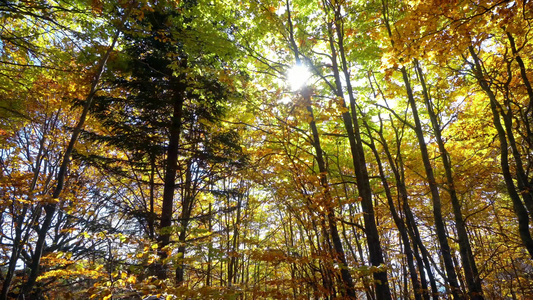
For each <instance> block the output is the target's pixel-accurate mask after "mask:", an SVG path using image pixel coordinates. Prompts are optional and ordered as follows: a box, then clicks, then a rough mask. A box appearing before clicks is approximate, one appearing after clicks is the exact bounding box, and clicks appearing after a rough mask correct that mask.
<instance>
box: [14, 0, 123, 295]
mask: <svg viewBox="0 0 533 300" xmlns="http://www.w3.org/2000/svg"><path fill="white" fill-rule="evenodd" d="M132 8H133V5H132V4H130V5H129V7H128V8H127V9H126V11H125V13H124V15H123V16H122V19H121V22H120V24H121V26H123V24H125V22H126V20H127V19H128V17H129V15H130V13H131V10H132ZM120 32H121V28H119V29H118V30H117V32H116V33H115V35H114V36H113V41H112V42H111V45H110V46H109V48H108V49H107V51H106V53H105V54H104V55H103V56H102V58H101V59H100V61H99V63H98V67H97V70H96V74H95V76H94V78H93V80H92V82H91V89H90V91H89V94H88V95H87V97H86V98H85V103H84V105H83V110H82V113H81V115H80V119H79V120H78V123H77V124H76V126H75V127H74V130H73V132H72V135H71V137H70V141H69V143H68V146H67V148H66V149H65V153H64V154H63V157H62V161H61V166H60V167H59V171H58V173H57V177H56V187H55V188H54V190H53V193H52V197H51V198H52V199H51V200H50V202H49V203H48V204H46V205H45V206H44V211H45V213H46V216H45V218H44V221H43V223H42V225H41V228H40V229H38V230H37V235H38V237H37V243H36V244H35V250H34V252H33V258H32V261H31V263H30V264H29V268H30V275H29V276H28V280H27V281H26V283H25V284H24V286H23V288H22V292H21V293H20V294H19V296H18V299H21V300H23V299H25V298H27V297H30V294H29V293H30V292H31V291H32V289H33V287H34V285H35V282H36V280H37V277H39V273H40V265H41V258H42V256H43V252H44V249H45V247H46V234H47V233H48V230H49V229H50V226H51V225H52V220H53V218H54V214H55V212H56V209H57V204H56V200H57V199H59V196H60V195H61V192H62V191H63V186H64V183H65V178H66V175H67V169H68V167H69V165H70V157H71V155H72V151H73V150H74V146H75V145H76V142H77V141H78V137H79V135H80V133H81V130H82V129H83V127H84V124H85V120H86V119H87V114H88V113H89V109H90V108H91V105H92V102H93V98H94V95H95V94H96V91H97V86H98V83H99V82H100V78H101V76H102V73H103V72H104V67H105V65H106V64H107V60H108V59H109V57H110V56H111V52H112V51H113V49H114V48H115V45H116V43H117V41H118V37H119V36H120ZM36 214H40V213H39V212H36Z"/></svg>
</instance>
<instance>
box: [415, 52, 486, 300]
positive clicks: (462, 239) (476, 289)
mask: <svg viewBox="0 0 533 300" xmlns="http://www.w3.org/2000/svg"><path fill="white" fill-rule="evenodd" d="M414 65H415V69H416V71H417V73H418V78H419V80H420V84H421V86H422V94H423V96H424V101H425V103H426V108H427V110H428V114H429V118H430V121H431V125H432V127H433V131H434V133H435V139H436V141H437V145H438V146H439V151H440V154H441V158H442V164H443V166H444V170H445V173H446V181H447V185H448V189H447V190H448V193H449V194H450V200H451V202H452V207H453V212H454V217H455V228H456V230H457V239H458V243H459V252H460V254H461V262H462V264H463V271H464V273H465V279H466V283H467V285H468V295H469V297H470V299H477V300H482V299H483V290H482V288H481V279H480V278H479V273H478V270H477V266H476V261H475V260H474V255H473V254H472V247H471V245H470V239H469V238H468V232H467V230H466V223H465V220H464V218H463V214H462V212H461V203H460V201H459V198H458V197H457V192H456V190H455V184H454V181H453V174H452V164H451V162H450V157H449V154H448V151H447V150H446V147H445V146H444V141H443V139H442V133H441V131H442V130H441V127H440V124H439V121H438V119H437V115H436V114H435V111H434V110H433V104H432V102H431V98H430V95H429V92H428V90H427V87H426V81H425V78H424V74H423V72H422V68H421V67H420V64H419V63H418V61H417V60H415V61H414Z"/></svg>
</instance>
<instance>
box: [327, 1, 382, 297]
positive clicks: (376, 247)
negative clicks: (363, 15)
mask: <svg viewBox="0 0 533 300" xmlns="http://www.w3.org/2000/svg"><path fill="white" fill-rule="evenodd" d="M324 6H325V7H326V8H327V7H328V4H324ZM333 10H334V15H335V20H334V21H335V22H336V23H337V22H341V21H340V7H334V8H333ZM339 27H340V24H337V26H336V28H337V31H336V34H337V39H338V40H337V41H336V42H335V41H334V38H333V35H334V33H335V31H334V29H333V26H332V23H331V22H328V34H329V47H330V51H331V62H332V70H333V74H334V77H335V85H336V89H335V90H334V92H335V95H336V96H337V97H338V98H339V99H342V105H343V107H344V108H346V110H345V111H344V112H343V113H342V119H343V123H344V126H345V129H346V133H347V135H348V141H349V143H350V150H351V154H352V162H353V167H354V172H355V178H356V182H357V189H358V192H359V197H361V207H362V209H363V220H364V223H365V234H366V239H367V243H368V250H369V257H370V263H371V265H372V266H374V267H383V266H384V265H385V264H384V260H383V251H382V249H381V242H380V239H379V231H378V227H377V224H376V219H375V216H374V204H373V201H372V189H371V187H370V180H369V177H368V170H367V167H366V160H365V153H364V148H363V144H362V139H361V132H360V130H359V123H358V117H357V114H358V111H357V109H356V106H355V98H354V95H353V90H352V86H351V83H350V76H349V75H350V74H349V73H348V66H347V61H346V57H345V54H344V48H343V46H344V45H343V39H342V36H343V34H342V32H340V31H338V30H340V28H339ZM336 45H337V46H338V47H339V50H338V53H337V47H336ZM338 55H340V58H341V61H342V68H340V67H339V65H338V58H337V56H338ZM341 70H342V72H343V73H344V76H345V78H346V84H347V89H348V91H347V92H348V96H349V99H350V109H351V114H350V112H349V111H348V109H347V108H348V107H347V106H346V102H345V100H344V93H343V88H342V87H343V85H342V81H341V77H340V72H341ZM373 278H374V285H375V286H376V289H375V292H376V297H377V299H378V300H389V299H392V297H391V293H390V288H389V282H388V278H387V272H386V271H384V270H378V271H375V272H374V273H373Z"/></svg>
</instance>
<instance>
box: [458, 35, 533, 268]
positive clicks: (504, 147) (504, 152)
mask: <svg viewBox="0 0 533 300" xmlns="http://www.w3.org/2000/svg"><path fill="white" fill-rule="evenodd" d="M468 50H469V52H470V55H471V56H472V58H473V59H474V69H473V71H474V74H475V77H476V79H477V81H478V84H479V85H480V87H481V88H482V89H483V91H485V93H486V94H487V96H488V97H489V100H490V108H491V110H492V121H493V123H494V126H495V127H496V130H497V132H498V140H499V141H500V151H501V154H500V164H501V166H502V172H503V178H504V180H505V185H506V187H507V192H508V193H509V197H510V198H511V201H512V202H513V209H514V211H515V214H516V216H517V218H518V231H519V234H520V238H521V239H522V242H523V243H524V246H525V247H526V249H527V251H528V252H529V255H530V256H531V258H533V239H532V238H531V233H530V232H529V215H528V212H527V209H526V208H525V206H524V204H523V203H522V200H521V199H520V196H519V194H518V192H517V190H516V187H515V185H514V182H513V177H512V175H511V170H510V166H509V150H508V144H507V137H506V133H505V130H504V128H503V126H502V124H501V122H500V114H499V112H498V109H497V101H498V100H497V99H496V95H495V94H494V92H493V91H492V90H491V88H490V86H489V82H487V80H486V79H485V78H484V75H483V71H482V68H481V62H480V60H479V57H478V56H477V54H476V52H475V51H474V47H472V46H470V47H468Z"/></svg>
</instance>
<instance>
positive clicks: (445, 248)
mask: <svg viewBox="0 0 533 300" xmlns="http://www.w3.org/2000/svg"><path fill="white" fill-rule="evenodd" d="M401 71H402V75H403V80H404V83H405V88H406V90H407V96H408V100H409V104H410V106H411V111H412V112H413V120H414V122H415V128H414V129H415V133H416V136H417V138H418V145H419V146H420V153H421V156H422V162H423V163H424V169H425V171H426V176H427V180H428V185H429V190H430V192H431V199H432V201H433V218H434V219H435V228H436V230H437V239H438V241H439V245H440V248H441V252H442V253H441V255H442V259H443V261H444V267H445V269H446V274H447V281H448V282H449V284H450V289H451V292H452V294H453V297H454V298H455V299H463V298H464V296H463V295H461V290H460V288H459V283H458V282H457V274H456V273H455V268H454V264H453V260H452V254H451V250H450V246H449V244H448V237H447V235H446V228H445V226H446V225H444V219H443V217H442V207H441V200H440V195H439V189H438V187H437V181H436V179H435V175H434V173H433V167H432V166H431V161H430V159H429V154H428V150H427V146H426V142H425V140H424V132H423V130H422V124H421V122H420V118H419V117H418V108H417V107H416V103H415V99H414V97H413V91H412V89H411V85H410V83H409V77H408V75H407V70H406V69H405V67H402V69H401Z"/></svg>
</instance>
